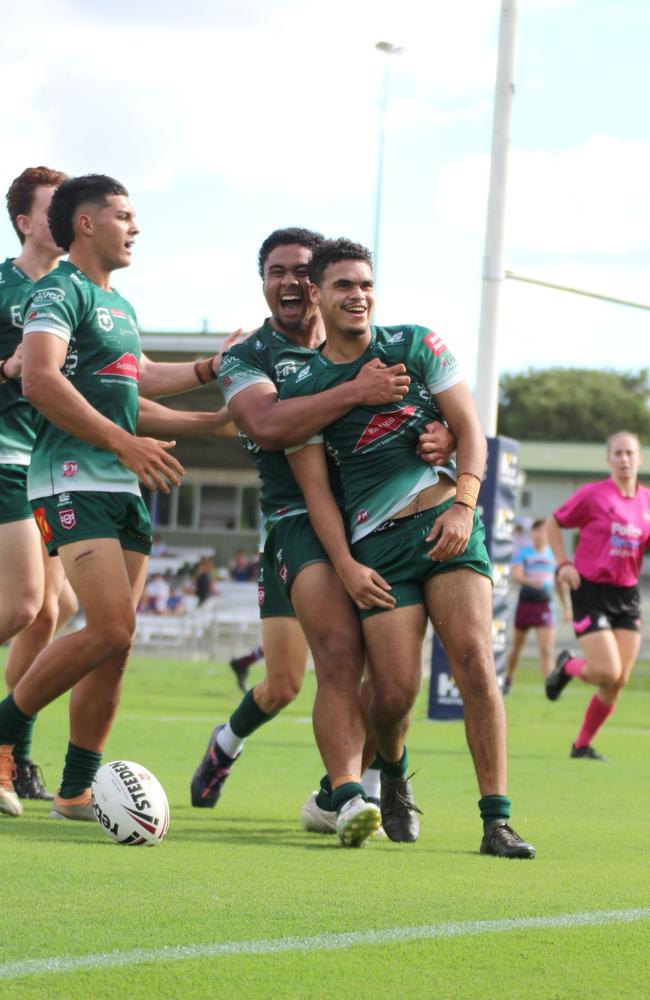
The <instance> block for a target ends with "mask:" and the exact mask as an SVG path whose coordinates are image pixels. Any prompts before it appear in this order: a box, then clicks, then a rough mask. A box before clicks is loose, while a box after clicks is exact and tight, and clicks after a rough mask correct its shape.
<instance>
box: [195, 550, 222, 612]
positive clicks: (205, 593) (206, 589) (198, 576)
mask: <svg viewBox="0 0 650 1000" xmlns="http://www.w3.org/2000/svg"><path fill="white" fill-rule="evenodd" d="M216 592H217V591H216V585H215V582H214V563H213V562H212V559H208V558H207V557H204V558H203V559H199V561H198V563H197V566H196V569H195V571H194V593H195V594H196V596H197V598H198V602H199V605H201V604H204V603H205V602H206V601H207V599H208V598H209V597H211V596H212V594H216Z"/></svg>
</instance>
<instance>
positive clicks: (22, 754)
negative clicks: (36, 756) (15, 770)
mask: <svg viewBox="0 0 650 1000" xmlns="http://www.w3.org/2000/svg"><path fill="white" fill-rule="evenodd" d="M35 722H36V716H35V715H32V717H31V719H30V720H29V722H26V723H25V725H24V726H23V730H22V732H21V734H20V736H19V737H18V739H17V740H16V742H15V743H14V749H13V755H14V760H15V761H16V763H17V764H18V763H20V762H21V761H23V760H31V757H32V736H33V734H34V724H35Z"/></svg>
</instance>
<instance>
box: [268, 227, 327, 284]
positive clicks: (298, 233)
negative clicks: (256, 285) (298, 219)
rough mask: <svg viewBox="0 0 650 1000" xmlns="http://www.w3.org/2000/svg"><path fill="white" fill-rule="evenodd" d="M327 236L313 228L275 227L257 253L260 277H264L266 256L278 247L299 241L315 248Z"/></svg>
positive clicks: (302, 244)
mask: <svg viewBox="0 0 650 1000" xmlns="http://www.w3.org/2000/svg"><path fill="white" fill-rule="evenodd" d="M324 239H325V237H324V236H323V234H322V233H316V232H314V231H313V230H311V229H301V228H300V227H299V226H290V227H289V228H288V229H274V230H273V232H272V233H271V235H270V236H267V237H266V239H265V240H264V242H263V243H262V246H261V247H260V249H259V253H258V255H257V267H258V270H259V272H260V278H263V277H264V265H265V264H266V258H267V257H268V255H269V254H270V253H271V252H272V251H273V250H275V248H276V247H288V246H291V244H292V243H297V244H298V246H299V247H307V249H308V250H312V251H313V250H314V249H315V247H317V246H319V245H320V244H321V243H322V242H323V240H324Z"/></svg>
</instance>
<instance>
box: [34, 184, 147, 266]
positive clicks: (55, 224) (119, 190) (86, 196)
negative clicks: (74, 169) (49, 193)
mask: <svg viewBox="0 0 650 1000" xmlns="http://www.w3.org/2000/svg"><path fill="white" fill-rule="evenodd" d="M114 194H121V195H125V196H126V197H128V194H129V192H128V191H127V190H126V188H125V187H124V185H123V184H120V182H119V181H116V180H114V179H113V178H112V177H107V176H106V174H84V176H83V177H72V178H70V180H68V181H64V182H63V184H62V185H61V187H59V188H57V189H56V191H55V192H54V197H53V198H52V201H51V203H50V209H49V212H48V213H47V218H48V222H49V223H50V229H51V231H52V236H53V238H54V242H55V243H56V245H57V246H59V247H63V249H64V250H66V251H68V250H69V249H70V244H71V243H72V241H73V240H74V223H73V219H74V213H75V212H76V211H77V209H78V208H79V206H80V205H83V204H85V203H86V202H89V201H90V202H100V203H101V202H105V201H106V199H107V198H109V197H110V196H111V195H114Z"/></svg>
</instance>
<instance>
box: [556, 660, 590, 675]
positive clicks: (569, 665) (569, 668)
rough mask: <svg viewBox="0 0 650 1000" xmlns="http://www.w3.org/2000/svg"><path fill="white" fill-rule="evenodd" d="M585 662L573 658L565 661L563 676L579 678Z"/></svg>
mask: <svg viewBox="0 0 650 1000" xmlns="http://www.w3.org/2000/svg"><path fill="white" fill-rule="evenodd" d="M586 662H587V661H586V660H578V659H576V657H575V656H574V657H573V659H571V660H567V661H566V663H565V664H564V666H563V667H562V669H563V670H564V673H565V674H568V675H569V677H581V676H582V671H583V668H584V665H585V663H586Z"/></svg>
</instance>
